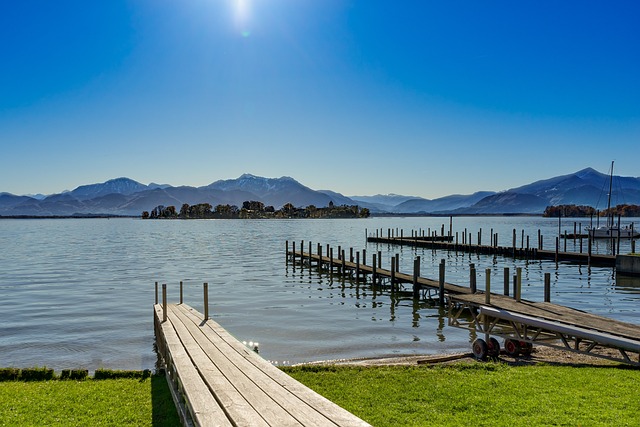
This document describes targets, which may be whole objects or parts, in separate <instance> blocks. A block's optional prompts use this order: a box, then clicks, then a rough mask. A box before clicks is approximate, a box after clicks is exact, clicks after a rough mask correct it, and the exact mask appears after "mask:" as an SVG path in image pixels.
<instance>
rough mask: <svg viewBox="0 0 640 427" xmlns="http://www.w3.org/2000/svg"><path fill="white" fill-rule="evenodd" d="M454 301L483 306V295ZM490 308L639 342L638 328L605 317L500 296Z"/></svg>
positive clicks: (459, 298) (544, 303) (493, 297)
mask: <svg viewBox="0 0 640 427" xmlns="http://www.w3.org/2000/svg"><path fill="white" fill-rule="evenodd" d="M453 299H454V300H458V301H465V302H470V303H473V304H477V305H485V304H484V293H478V294H475V295H456V296H454V297H453ZM489 305H490V306H492V307H496V308H502V309H505V310H509V311H512V312H515V313H521V314H525V315H528V316H535V317H539V318H542V319H547V320H552V321H556V322H561V323H565V324H568V325H573V326H578V327H581V328H586V329H593V330H598V331H600V332H605V333H609V334H613V335H618V336H621V337H624V338H629V339H635V340H640V326H638V325H634V324H631V323H625V322H620V321H617V320H613V319H609V318H606V317H601V316H597V315H594V314H590V313H586V312H584V311H580V310H576V309H574V308H571V307H565V306H562V305H557V304H553V303H548V302H531V301H526V300H521V301H520V302H517V301H516V300H514V299H512V298H509V297H505V296H502V295H496V294H492V295H491V304H489Z"/></svg>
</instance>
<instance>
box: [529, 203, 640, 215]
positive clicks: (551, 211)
mask: <svg viewBox="0 0 640 427" xmlns="http://www.w3.org/2000/svg"><path fill="white" fill-rule="evenodd" d="M618 215H620V216H622V217H640V206H638V205H627V204H623V205H617V206H615V207H612V208H610V209H604V210H601V211H599V210H596V209H595V208H593V207H591V206H584V205H558V206H547V208H546V209H545V210H544V213H543V214H542V216H544V217H550V218H557V217H559V216H563V217H571V218H585V217H590V216H601V217H609V216H614V217H617V216H618Z"/></svg>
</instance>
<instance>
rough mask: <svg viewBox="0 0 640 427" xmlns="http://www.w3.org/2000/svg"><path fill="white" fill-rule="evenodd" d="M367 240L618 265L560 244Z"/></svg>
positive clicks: (612, 259) (610, 257)
mask: <svg viewBox="0 0 640 427" xmlns="http://www.w3.org/2000/svg"><path fill="white" fill-rule="evenodd" d="M367 241H368V242H371V243H382V244H389V245H403V246H412V247H417V248H428V249H438V250H445V251H453V252H468V253H477V254H484V255H502V256H508V257H513V258H520V259H548V260H554V261H556V262H575V263H580V264H586V265H598V266H605V267H615V265H616V257H615V256H613V255H600V254H594V253H589V252H587V253H583V252H566V251H560V250H558V249H559V246H558V245H556V248H557V249H556V250H542V249H538V248H530V247H516V246H511V247H509V246H498V245H478V244H462V243H456V242H453V241H443V240H433V239H431V238H411V237H373V236H371V237H368V238H367Z"/></svg>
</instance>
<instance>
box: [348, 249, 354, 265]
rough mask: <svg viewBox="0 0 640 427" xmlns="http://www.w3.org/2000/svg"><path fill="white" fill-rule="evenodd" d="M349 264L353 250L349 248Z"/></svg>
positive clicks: (351, 260)
mask: <svg viewBox="0 0 640 427" xmlns="http://www.w3.org/2000/svg"><path fill="white" fill-rule="evenodd" d="M349 262H353V248H352V247H351V248H349Z"/></svg>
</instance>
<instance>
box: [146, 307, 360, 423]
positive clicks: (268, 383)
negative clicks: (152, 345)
mask: <svg viewBox="0 0 640 427" xmlns="http://www.w3.org/2000/svg"><path fill="white" fill-rule="evenodd" d="M164 316H165V314H164V310H163V305H161V304H156V305H155V306H154V320H155V327H156V341H157V346H158V352H159V354H160V355H161V357H162V358H163V359H164V361H165V364H166V369H167V378H168V380H169V383H170V384H171V385H172V388H173V390H174V399H176V398H177V400H178V401H177V403H178V406H179V407H180V408H181V411H180V412H181V418H182V419H183V423H184V424H185V425H198V426H278V427H279V426H368V425H369V424H367V423H366V422H364V421H363V420H361V419H360V418H358V417H356V416H355V415H353V414H351V413H350V412H348V411H346V410H345V409H343V408H341V407H340V406H338V405H336V404H335V403H333V402H331V401H329V400H328V399H326V398H324V397H322V396H321V395H319V394H317V393H316V392H314V391H313V390H311V389H309V388H308V387H306V386H304V385H302V384H301V383H299V382H297V381H296V380H294V379H293V378H291V377H290V376H288V375H287V374H285V373H284V372H282V371H281V370H280V369H278V368H276V367H275V366H273V365H271V364H270V363H269V362H267V361H266V360H264V359H263V358H262V357H260V356H259V355H258V354H256V353H255V352H254V351H252V350H251V349H249V348H247V346H245V345H244V344H242V343H241V342H239V341H238V340H236V339H235V338H234V337H233V336H231V335H230V334H229V333H228V332H227V331H226V330H225V329H223V328H222V327H221V326H220V325H218V324H217V323H216V322H214V321H213V320H211V319H206V321H205V320H204V316H203V315H202V314H200V313H198V312H197V311H196V310H194V309H193V308H191V307H189V306H188V305H185V304H167V305H166V321H163V319H164ZM182 401H184V405H182V404H181V402H182Z"/></svg>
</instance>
